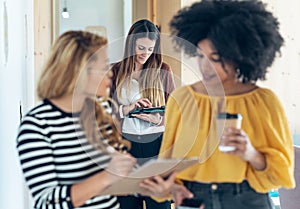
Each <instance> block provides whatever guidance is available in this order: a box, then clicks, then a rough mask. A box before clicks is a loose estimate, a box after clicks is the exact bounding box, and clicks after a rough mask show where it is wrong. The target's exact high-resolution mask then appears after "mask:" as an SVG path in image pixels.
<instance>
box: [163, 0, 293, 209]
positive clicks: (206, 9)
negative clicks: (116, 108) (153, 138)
mask: <svg viewBox="0 0 300 209" xmlns="http://www.w3.org/2000/svg"><path fill="white" fill-rule="evenodd" d="M170 26H171V33H172V35H173V36H174V42H175V43H176V46H177V48H178V49H179V48H183V50H184V52H185V53H186V54H188V55H191V56H196V57H197V60H198V64H199V70H200V73H201V75H202V79H201V81H199V82H196V83H194V84H192V85H188V86H183V87H180V88H178V89H176V90H175V91H174V92H173V93H172V94H171V96H170V98H169V100H168V103H167V107H166V115H165V116H166V121H165V123H166V129H165V133H164V137H163V142H162V145H161V149H160V157H161V158H163V157H200V161H199V163H198V164H197V165H195V166H192V167H190V168H188V169H186V170H184V171H183V172H180V173H178V175H177V181H176V182H178V184H175V185H174V188H173V189H174V190H173V197H174V199H175V202H176V204H177V205H180V204H182V202H183V198H182V197H180V194H176V192H175V191H176V190H175V188H176V187H182V185H184V186H185V187H186V188H187V189H189V190H190V191H191V192H192V193H193V199H195V200H198V202H199V201H200V202H201V201H202V203H203V204H201V207H200V208H205V209H254V208H255V209H271V208H272V207H273V205H272V202H271V200H270V198H269V195H268V192H269V191H270V190H271V189H274V188H279V187H286V188H292V187H294V186H295V181H294V177H293V169H294V155H293V146H292V138H291V133H290V130H289V127H288V122H287V118H286V116H285V113H284V109H283V107H282V105H281V103H280V101H279V100H278V98H277V96H276V95H275V94H274V93H273V92H272V91H271V90H270V89H267V88H262V87H259V86H258V85H257V84H256V81H258V80H264V79H265V77H266V73H267V69H268V68H269V67H270V66H271V65H272V63H273V61H274V59H275V56H276V54H278V53H279V52H280V48H281V46H282V44H283V38H282V36H281V35H280V33H279V23H278V21H277V19H276V18H275V17H274V16H273V14H272V13H271V12H269V11H267V10H266V8H265V5H264V4H263V3H261V2H260V1H234V0H226V1H225V0H210V1H208V0H203V1H201V2H197V3H194V4H193V5H191V6H190V7H187V8H184V9H182V10H180V11H179V12H178V13H177V14H176V15H175V16H174V17H173V19H172V20H171V23H170ZM218 112H226V113H230V114H234V113H239V114H241V115H242V117H243V120H242V125H241V128H234V127H230V128H224V130H223V132H222V133H221V134H219V135H218V132H217V131H216V124H217V123H216V120H215V119H216V115H217V113H218ZM220 144H221V145H224V146H230V147H231V148H232V149H231V151H229V150H227V151H224V150H223V151H222V150H220V149H218V146H219V145H220ZM180 184H181V185H180ZM174 195H175V196H174ZM176 197H177V198H176ZM179 197H180V198H179ZM189 198H190V197H189ZM194 202H195V201H194ZM197 208H199V206H198V207H197Z"/></svg>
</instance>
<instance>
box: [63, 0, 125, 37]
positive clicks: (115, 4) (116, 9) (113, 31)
mask: <svg viewBox="0 0 300 209" xmlns="http://www.w3.org/2000/svg"><path fill="white" fill-rule="evenodd" d="M126 1H128V0H126ZM63 7H64V0H60V11H62V9H63ZM67 8H68V11H69V13H70V18H69V19H63V18H62V16H61V15H60V34H61V33H63V32H65V31H67V30H71V29H73V30H74V29H77V30H80V29H82V30H83V29H84V28H85V27H86V26H88V25H101V26H105V27H106V28H107V34H108V40H109V41H113V40H114V39H117V38H120V37H122V36H123V35H124V26H123V24H124V23H123V0H109V1H107V0H76V1H74V0H67Z"/></svg>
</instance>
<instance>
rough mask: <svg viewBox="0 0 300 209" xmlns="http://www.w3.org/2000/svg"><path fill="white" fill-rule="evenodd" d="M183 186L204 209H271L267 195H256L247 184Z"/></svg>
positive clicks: (190, 183) (188, 184) (187, 183)
mask: <svg viewBox="0 0 300 209" xmlns="http://www.w3.org/2000/svg"><path fill="white" fill-rule="evenodd" d="M184 185H185V186H186V187H187V188H188V189H189V190H190V191H191V192H193V194H194V198H196V199H197V198H199V199H201V200H203V203H204V205H205V209H273V208H274V206H273V204H272V201H271V199H270V197H269V195H268V193H257V192H256V191H254V190H253V189H252V188H251V187H250V186H249V184H248V182H247V181H243V182H242V183H209V184H208V183H198V182H189V181H184Z"/></svg>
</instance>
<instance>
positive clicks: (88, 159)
mask: <svg viewBox="0 0 300 209" xmlns="http://www.w3.org/2000/svg"><path fill="white" fill-rule="evenodd" d="M103 106H104V107H106V106H107V103H103ZM79 115H80V113H75V114H74V113H73V114H72V113H66V112H64V111H62V110H61V109H59V108H58V107H56V106H55V105H54V104H52V103H51V102H50V101H49V100H47V99H45V100H44V101H42V102H41V103H40V104H38V105H37V106H36V107H35V108H33V109H32V110H31V111H29V113H28V114H27V115H26V116H25V117H24V118H23V120H22V122H21V125H20V127H19V134H18V138H17V150H18V153H19V159H20V163H21V167H22V170H23V173H24V176H25V180H26V184H27V186H28V187H29V189H30V192H31V194H32V196H33V199H34V208H36V209H37V208H39V209H52V208H53V209H54V208H55V209H69V208H74V207H73V205H72V202H71V198H70V189H71V186H72V184H75V183H78V182H80V181H83V180H85V179H86V178H88V177H90V176H92V175H94V174H96V173H97V172H99V171H101V170H103V169H105V168H106V167H107V165H108V162H109V160H110V157H109V156H108V155H106V154H104V153H101V152H100V151H96V150H94V149H93V148H92V146H91V145H90V144H89V143H88V142H87V139H86V138H85V135H84V133H83V131H82V129H81V128H80V123H79ZM79 208H84V209H96V208H97V209H100V208H110V209H112V208H119V204H118V202H117V199H116V197H114V196H110V195H105V196H96V197H93V198H91V199H89V200H88V201H86V202H85V204H84V205H82V206H81V207H79Z"/></svg>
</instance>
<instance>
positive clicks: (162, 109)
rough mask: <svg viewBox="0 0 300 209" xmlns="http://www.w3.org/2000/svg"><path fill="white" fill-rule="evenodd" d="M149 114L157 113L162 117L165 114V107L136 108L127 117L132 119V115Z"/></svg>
mask: <svg viewBox="0 0 300 209" xmlns="http://www.w3.org/2000/svg"><path fill="white" fill-rule="evenodd" d="M142 113H143V114H150V113H159V114H160V115H163V114H164V113H165V106H160V107H148V108H137V109H135V110H132V111H130V112H129V117H130V118H134V116H132V114H142Z"/></svg>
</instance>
